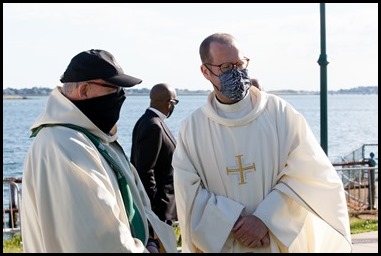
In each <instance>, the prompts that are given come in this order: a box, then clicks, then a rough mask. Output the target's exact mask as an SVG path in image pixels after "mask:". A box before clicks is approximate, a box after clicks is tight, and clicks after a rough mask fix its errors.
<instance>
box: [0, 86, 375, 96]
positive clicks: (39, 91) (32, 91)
mask: <svg viewBox="0 0 381 256" xmlns="http://www.w3.org/2000/svg"><path fill="white" fill-rule="evenodd" d="M127 90H128V94H129V95H148V94H149V92H150V89H146V88H143V89H133V88H129V89H127ZM51 91H52V89H51V88H46V87H33V88H24V89H14V88H7V89H3V95H20V96H47V95H49V94H50V92H51ZM176 92H177V94H178V95H206V94H208V93H209V92H210V90H188V89H176ZM268 92H270V93H274V94H320V92H319V91H304V90H299V91H298V90H277V91H271V90H269V91H268ZM328 94H377V95H378V86H358V87H355V88H352V89H340V90H337V91H328Z"/></svg>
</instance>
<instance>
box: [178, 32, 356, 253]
mask: <svg viewBox="0 0 381 256" xmlns="http://www.w3.org/2000/svg"><path fill="white" fill-rule="evenodd" d="M200 57H201V61H202V65H201V72H202V74H203V75H204V77H205V78H206V79H207V80H209V81H210V82H211V84H212V85H213V87H214V91H212V92H211V93H210V94H209V96H208V100H207V103H206V104H205V105H204V106H202V107H200V108H199V109H197V110H195V111H194V112H193V113H192V114H191V115H190V116H189V117H188V118H186V119H184V120H183V122H182V124H181V127H180V130H179V133H178V138H177V146H176V149H175V152H174V156H173V162H172V164H173V167H174V170H175V173H174V185H175V194H176V205H177V213H178V219H179V224H180V230H181V237H182V252H207V253H217V252H230V253H233V252H234V253H243V252H256V253H275V252H291V253H292V252H351V237H350V227H349V216H348V210H347V205H346V198H345V191H344V188H343V184H342V182H341V179H340V177H339V176H338V174H337V172H336V170H335V169H334V167H333V166H332V164H331V162H330V160H329V158H328V157H327V155H326V154H325V152H324V151H323V150H322V148H321V146H320V145H319V143H318V142H317V140H316V138H315V137H314V135H313V133H312V131H311V129H310V128H309V126H308V124H307V122H306V120H305V119H304V117H303V116H302V115H301V114H300V113H299V112H298V111H296V110H295V109H294V108H293V107H292V106H291V105H290V104H288V103H287V102H286V101H284V100H282V99H281V98H279V97H277V96H275V95H272V94H268V93H266V92H263V91H260V90H258V89H257V88H256V87H254V86H251V85H252V83H251V80H250V77H249V75H248V69H247V68H248V66H249V62H250V60H249V58H248V57H246V56H245V55H244V54H243V52H242V51H241V50H240V48H239V46H238V43H237V41H236V39H235V38H234V37H232V36H231V35H229V34H225V33H216V34H213V35H210V36H208V37H207V38H206V39H205V40H204V41H203V42H202V43H201V45H200Z"/></svg>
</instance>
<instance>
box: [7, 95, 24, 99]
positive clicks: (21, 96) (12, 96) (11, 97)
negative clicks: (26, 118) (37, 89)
mask: <svg viewBox="0 0 381 256" xmlns="http://www.w3.org/2000/svg"><path fill="white" fill-rule="evenodd" d="M26 99H28V97H27V96H23V95H3V100H26Z"/></svg>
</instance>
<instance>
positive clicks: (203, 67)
mask: <svg viewBox="0 0 381 256" xmlns="http://www.w3.org/2000/svg"><path fill="white" fill-rule="evenodd" d="M200 70H201V73H202V74H203V75H204V77H205V78H206V79H207V80H210V71H209V70H208V69H207V68H206V67H205V65H204V64H202V65H201V66H200Z"/></svg>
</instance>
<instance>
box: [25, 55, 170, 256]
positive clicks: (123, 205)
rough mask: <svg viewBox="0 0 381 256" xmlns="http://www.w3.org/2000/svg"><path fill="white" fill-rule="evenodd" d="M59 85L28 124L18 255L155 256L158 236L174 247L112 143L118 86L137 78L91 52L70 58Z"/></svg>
mask: <svg viewBox="0 0 381 256" xmlns="http://www.w3.org/2000/svg"><path fill="white" fill-rule="evenodd" d="M61 82H62V83H63V86H57V87H56V88H55V89H54V90H53V91H52V93H51V94H50V95H49V98H48V100H47V104H46V106H45V109H44V110H43V111H42V113H41V115H40V116H39V117H38V118H37V120H36V121H35V122H34V124H33V125H32V127H31V130H32V137H35V138H34V141H33V142H32V144H31V147H30V148H29V150H28V153H27V156H26V158H25V162H24V170H23V181H22V207H21V232H22V240H23V250H24V252H26V253H31V252H33V253H34V252H35V253H42V252H47V253H51V252H55V253H58V252H69V253H89V252H92V253H116V252H118V253H133V252H153V253H158V252H159V249H160V248H159V244H160V243H159V242H160V241H161V244H162V245H163V246H164V249H165V251H166V252H177V248H176V239H175V236H174V231H173V228H172V226H170V225H168V224H166V223H164V222H163V221H161V220H160V219H159V218H158V217H157V215H155V214H154V213H153V211H152V210H151V204H150V201H149V198H148V195H147V194H146V192H145V189H144V187H143V184H142V183H141V181H140V179H139V175H138V173H137V171H136V169H135V168H134V166H133V165H131V164H130V162H129V160H128V158H127V156H126V154H125V153H124V151H123V148H122V147H121V146H120V145H119V143H118V141H117V138H118V133H117V126H116V123H117V121H118V120H119V114H120V110H121V107H122V104H123V102H124V100H125V99H126V96H125V92H124V89H123V88H127V87H132V86H134V85H136V84H139V83H141V82H142V80H141V79H138V78H135V77H132V76H129V75H126V74H124V72H123V70H122V68H121V67H120V66H119V64H118V63H117V62H116V60H115V58H114V56H113V55H111V53H109V52H107V51H104V50H97V49H92V50H89V51H84V52H81V53H79V54H77V55H76V56H74V57H73V58H72V60H71V62H70V63H69V65H68V67H67V69H66V71H65V73H64V74H63V76H62V78H61ZM150 227H152V229H153V230H154V234H153V235H151V236H150V234H149V228H150ZM156 237H158V238H159V240H157V239H156Z"/></svg>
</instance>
